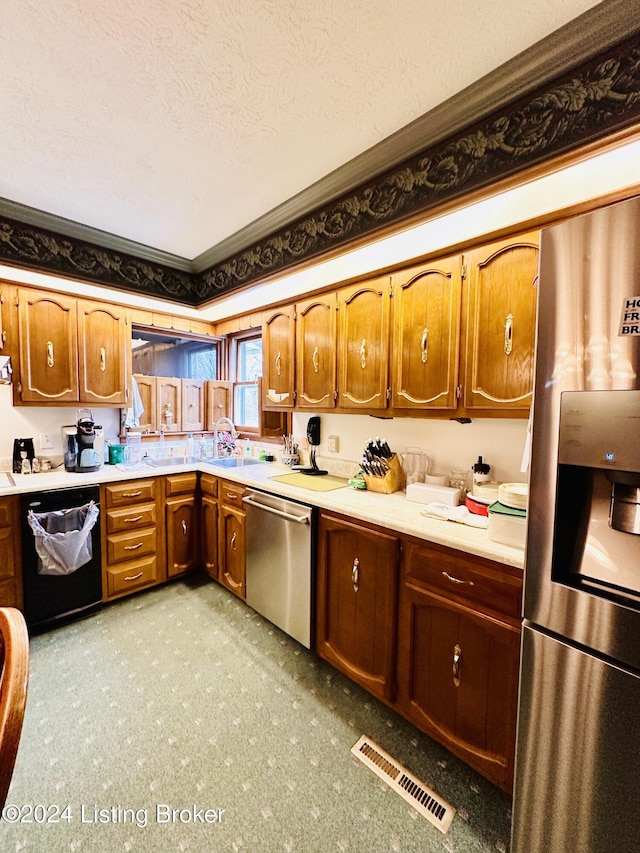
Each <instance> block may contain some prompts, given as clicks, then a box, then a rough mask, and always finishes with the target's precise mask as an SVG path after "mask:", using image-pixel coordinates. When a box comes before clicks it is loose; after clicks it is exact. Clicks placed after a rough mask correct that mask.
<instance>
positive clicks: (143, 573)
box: [107, 557, 158, 596]
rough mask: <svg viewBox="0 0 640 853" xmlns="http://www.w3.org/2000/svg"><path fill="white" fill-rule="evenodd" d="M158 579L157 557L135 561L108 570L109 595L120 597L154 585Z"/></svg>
mask: <svg viewBox="0 0 640 853" xmlns="http://www.w3.org/2000/svg"><path fill="white" fill-rule="evenodd" d="M157 577H158V569H157V562H156V558H155V557H146V558H144V559H142V560H134V561H132V562H130V563H123V564H122V565H121V566H116V567H113V568H109V569H107V595H109V596H113V595H120V594H121V593H125V592H131V591H132V590H135V589H140V588H141V587H143V586H149V585H150V584H154V583H155V582H156V580H157Z"/></svg>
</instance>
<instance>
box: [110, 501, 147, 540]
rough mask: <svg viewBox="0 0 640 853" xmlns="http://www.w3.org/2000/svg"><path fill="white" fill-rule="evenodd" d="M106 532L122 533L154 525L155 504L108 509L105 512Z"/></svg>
mask: <svg viewBox="0 0 640 853" xmlns="http://www.w3.org/2000/svg"><path fill="white" fill-rule="evenodd" d="M106 517H107V533H123V532H124V531H125V530H137V529H138V528H141V527H154V526H155V524H156V519H157V509H156V504H155V503H153V504H135V506H133V507H127V508H126V509H109V510H107V513H106Z"/></svg>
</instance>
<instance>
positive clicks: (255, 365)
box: [232, 335, 262, 432]
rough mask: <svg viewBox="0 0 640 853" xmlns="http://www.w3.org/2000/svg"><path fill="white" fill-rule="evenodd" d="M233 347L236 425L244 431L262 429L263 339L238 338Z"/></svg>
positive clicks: (234, 420)
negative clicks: (260, 392)
mask: <svg viewBox="0 0 640 853" xmlns="http://www.w3.org/2000/svg"><path fill="white" fill-rule="evenodd" d="M234 343H235V346H234V347H233V348H232V381H233V417H232V419H233V422H234V423H235V425H236V427H237V428H238V429H240V430H243V431H245V432H247V431H249V432H258V431H259V429H260V399H259V394H258V389H259V386H258V380H259V379H260V377H261V376H262V337H261V336H260V335H252V336H251V337H238V338H235V339H234Z"/></svg>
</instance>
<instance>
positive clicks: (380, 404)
mask: <svg viewBox="0 0 640 853" xmlns="http://www.w3.org/2000/svg"><path fill="white" fill-rule="evenodd" d="M390 301H391V279H390V276H379V277H378V278H375V279H370V280H368V281H365V282H361V283H360V284H358V285H355V286H353V287H349V288H344V289H343V290H341V291H339V293H338V324H339V331H338V385H339V396H338V401H339V402H338V405H339V406H340V407H341V408H344V409H349V408H352V409H353V408H364V409H384V408H386V406H387V402H388V401H387V389H388V377H389V315H390V310H389V303H390Z"/></svg>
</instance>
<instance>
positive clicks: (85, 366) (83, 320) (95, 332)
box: [78, 300, 131, 406]
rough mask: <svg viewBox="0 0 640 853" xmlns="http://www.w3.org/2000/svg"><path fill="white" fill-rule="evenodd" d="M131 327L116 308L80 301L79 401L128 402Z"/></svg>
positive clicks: (116, 404) (119, 308) (116, 403)
mask: <svg viewBox="0 0 640 853" xmlns="http://www.w3.org/2000/svg"><path fill="white" fill-rule="evenodd" d="M130 350H131V324H130V322H129V317H128V312H127V310H126V309H125V308H122V307H120V306H117V305H106V304H104V303H97V302H86V301H84V300H78V355H79V367H80V399H81V400H82V401H83V402H86V403H111V404H113V405H114V406H119V405H124V404H125V403H126V402H127V399H128V394H127V375H128V364H129V362H130V358H129V357H128V356H129V354H130Z"/></svg>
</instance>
